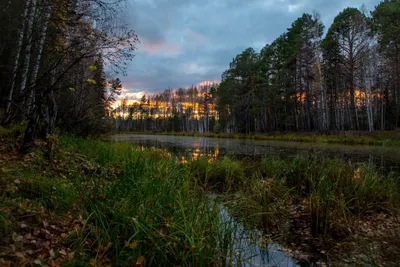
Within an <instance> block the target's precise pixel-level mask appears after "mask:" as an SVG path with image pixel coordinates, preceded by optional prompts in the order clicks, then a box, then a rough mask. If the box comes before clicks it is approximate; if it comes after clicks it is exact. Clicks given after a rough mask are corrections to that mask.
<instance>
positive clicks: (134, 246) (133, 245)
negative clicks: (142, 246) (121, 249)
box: [129, 241, 137, 248]
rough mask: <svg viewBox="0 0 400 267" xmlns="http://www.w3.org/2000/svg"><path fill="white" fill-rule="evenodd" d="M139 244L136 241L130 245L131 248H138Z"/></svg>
mask: <svg viewBox="0 0 400 267" xmlns="http://www.w3.org/2000/svg"><path fill="white" fill-rule="evenodd" d="M136 246H137V244H136V241H133V242H132V243H130V244H129V247H130V248H136Z"/></svg>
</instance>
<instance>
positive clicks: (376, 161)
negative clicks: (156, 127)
mask: <svg viewBox="0 0 400 267" xmlns="http://www.w3.org/2000/svg"><path fill="white" fill-rule="evenodd" d="M113 140H114V141H129V142H133V143H135V144H137V145H138V146H140V147H141V148H142V149H145V148H157V149H162V150H163V151H165V153H169V154H170V155H171V156H176V157H177V161H178V162H181V163H183V164H185V165H188V166H190V169H191V177H192V178H194V179H195V180H196V183H197V184H198V185H199V186H200V187H201V188H202V189H203V190H204V191H205V192H214V193H217V194H218V196H219V198H220V199H223V202H224V203H225V205H226V207H227V208H228V210H229V212H230V214H231V215H232V216H233V217H234V218H235V220H236V221H239V222H241V223H242V224H243V225H244V226H245V227H246V228H248V229H258V230H261V231H263V233H264V237H265V238H266V240H269V241H271V240H272V241H275V242H278V243H280V244H283V245H284V246H285V248H286V251H287V252H288V253H292V255H293V257H294V258H295V259H297V260H298V261H303V262H318V263H324V262H325V263H329V264H330V265H333V266H336V265H338V266H342V265H343V264H348V265H351V266H353V265H366V264H371V265H374V264H377V265H384V266H385V265H386V266H393V265H396V264H397V263H398V262H400V259H399V258H398V255H399V253H400V251H399V247H400V246H399V245H400V244H399V243H398V241H397V240H398V239H399V238H398V237H399V236H400V221H399V203H400V197H399V192H400V182H399V179H400V178H399V173H400V172H399V168H398V162H399V159H398V158H397V156H399V154H398V153H397V151H396V149H395V148H379V147H374V146H342V145H329V146H328V145H313V144H304V146H301V145H299V143H297V144H295V145H293V143H271V142H268V141H252V140H240V141H239V140H232V139H222V140H221V139H216V138H203V137H179V136H177V137H173V136H154V135H150V136H146V135H117V136H114V137H113Z"/></svg>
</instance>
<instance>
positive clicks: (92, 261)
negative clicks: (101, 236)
mask: <svg viewBox="0 0 400 267" xmlns="http://www.w3.org/2000/svg"><path fill="white" fill-rule="evenodd" d="M89 264H90V265H92V266H95V265H96V259H93V258H92V259H90V261H89Z"/></svg>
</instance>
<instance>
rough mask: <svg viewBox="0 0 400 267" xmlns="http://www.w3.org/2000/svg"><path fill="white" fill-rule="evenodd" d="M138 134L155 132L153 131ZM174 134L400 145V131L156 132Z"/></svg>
mask: <svg viewBox="0 0 400 267" xmlns="http://www.w3.org/2000/svg"><path fill="white" fill-rule="evenodd" d="M137 134H154V133H152V132H146V133H140V132H137ZM156 134H161V135H173V136H196V137H214V138H233V139H253V140H270V141H290V142H317V143H331V144H347V145H375V146H400V131H399V130H396V131H384V132H372V133H369V132H334V133H330V134H325V133H316V132H304V133H302V132H298V133H293V132H290V133H289V132H282V133H279V132H277V133H251V134H239V133H232V134H230V133H194V132H164V133H156Z"/></svg>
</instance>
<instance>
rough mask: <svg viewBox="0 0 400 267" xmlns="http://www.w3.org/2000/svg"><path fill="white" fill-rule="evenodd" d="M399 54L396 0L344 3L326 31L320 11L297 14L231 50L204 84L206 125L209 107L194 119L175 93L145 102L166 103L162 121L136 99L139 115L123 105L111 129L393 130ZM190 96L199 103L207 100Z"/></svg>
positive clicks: (398, 102)
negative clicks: (277, 30)
mask: <svg viewBox="0 0 400 267" xmlns="http://www.w3.org/2000/svg"><path fill="white" fill-rule="evenodd" d="M399 55H400V0H384V1H382V2H381V3H380V4H379V5H377V6H376V7H375V9H374V10H373V11H372V12H367V11H366V10H365V8H360V9H357V8H345V9H344V10H343V11H342V12H340V13H339V14H338V15H337V16H336V17H335V19H334V21H333V23H332V25H330V27H329V28H328V29H327V30H325V27H324V25H323V23H322V22H321V18H320V16H319V14H317V13H314V14H303V15H302V16H301V17H299V18H297V19H296V20H295V21H294V22H293V23H292V24H291V26H290V28H288V29H287V31H286V32H284V33H283V34H281V35H280V36H279V37H278V38H277V39H276V40H274V41H273V42H272V43H270V44H267V45H265V47H264V48H263V49H262V50H261V51H260V52H259V53H257V52H256V51H255V50H254V49H253V48H247V49H245V50H244V51H243V52H241V53H240V54H238V55H237V56H235V57H234V58H233V60H232V62H230V64H229V68H228V69H227V70H226V71H225V72H224V73H223V74H222V77H221V78H222V79H221V83H220V84H219V85H217V86H215V85H214V86H212V87H209V88H208V89H207V90H208V92H207V94H206V95H207V96H208V99H207V101H209V102H210V103H212V104H213V105H215V106H214V109H215V111H216V112H217V114H214V113H213V114H212V123H211V124H212V126H211V127H209V125H210V124H209V123H206V125H207V126H206V127H204V126H202V125H204V121H207V122H209V121H210V114H208V113H202V116H201V117H200V118H199V117H198V116H193V114H192V113H191V110H190V109H189V110H188V111H186V110H183V109H180V108H179V105H176V99H179V97H178V98H176V97H175V98H174V99H172V100H173V101H172V100H171V98H169V97H166V98H165V97H164V99H160V98H157V96H155V98H154V99H156V100H154V101H152V102H157V101H159V102H160V101H161V100H162V101H167V102H168V103H169V104H168V106H169V107H170V109H168V110H167V114H169V116H164V117H168V118H167V119H166V120H168V121H169V122H164V123H160V122H159V121H162V118H160V117H158V118H157V119H155V118H154V116H150V115H151V112H153V113H154V112H155V113H158V111H157V105H156V106H154V105H153V108H150V109H146V107H145V106H144V105H141V104H140V103H137V104H136V109H140V112H139V114H142V115H140V116H139V117H137V116H135V115H134V114H137V112H136V111H135V108H133V109H129V108H127V110H128V109H129V110H130V111H131V112H130V113H129V112H127V113H129V114H130V116H128V117H125V119H124V118H123V117H121V116H119V117H118V116H117V117H118V120H117V121H118V122H117V128H119V129H130V130H132V129H133V130H142V131H144V130H147V131H148V130H159V131H200V132H202V131H206V132H207V131H214V130H215V131H224V132H229V133H236V132H239V133H252V132H269V131H324V132H325V131H346V130H353V131H375V130H392V129H396V128H399V127H400V64H399V63H400V56H399ZM211 89H212V90H211ZM182 90H183V91H184V89H182V88H180V89H177V91H179V92H180V93H177V91H176V92H175V95H179V94H182ZM191 90H192V91H193V89H189V90H188V91H187V92H186V93H187V94H188V95H190V94H191V93H190V91H191ZM203 90H204V89H203ZM164 94H165V93H164ZM167 95H168V93H167ZM151 99H152V100H153V98H151ZM157 99H158V100H157ZM181 100H182V98H181ZM174 101H175V102H174ZM182 101H183V100H182ZM185 101H186V100H185ZM196 101H198V102H199V104H200V105H203V104H204V101H206V100H205V99H203V98H200V99H197V100H196ZM178 102H179V101H178ZM146 110H147V111H146ZM163 112H165V111H163ZM146 114H148V116H147V115H146ZM144 118H146V119H144ZM127 120H129V123H127ZM135 122H136V124H135ZM143 124H145V125H143ZM135 125H136V126H135ZM138 125H139V126H138ZM140 125H141V126H140ZM165 125H169V126H165ZM186 125H192V126H189V127H187V126H186Z"/></svg>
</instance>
